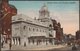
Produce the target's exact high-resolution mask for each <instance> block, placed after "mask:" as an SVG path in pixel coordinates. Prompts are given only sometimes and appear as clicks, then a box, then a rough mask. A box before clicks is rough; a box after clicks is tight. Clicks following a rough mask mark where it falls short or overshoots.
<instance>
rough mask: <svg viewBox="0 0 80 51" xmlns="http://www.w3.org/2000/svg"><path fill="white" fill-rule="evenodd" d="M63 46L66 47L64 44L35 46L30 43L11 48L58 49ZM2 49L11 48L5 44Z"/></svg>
mask: <svg viewBox="0 0 80 51" xmlns="http://www.w3.org/2000/svg"><path fill="white" fill-rule="evenodd" d="M62 47H66V46H64V45H38V46H34V45H30V46H29V45H28V46H26V47H24V46H20V45H13V46H12V48H11V50H49V49H56V48H62ZM1 50H2V51H4V50H9V45H8V44H5V46H4V47H3V48H1Z"/></svg>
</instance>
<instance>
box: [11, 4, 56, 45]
mask: <svg viewBox="0 0 80 51" xmlns="http://www.w3.org/2000/svg"><path fill="white" fill-rule="evenodd" d="M12 37H13V38H12V40H13V41H12V42H13V44H17V45H24V44H26V45H28V44H29V45H30V44H33V45H47V44H54V38H55V37H56V31H55V30H54V27H53V21H52V19H51V18H50V12H49V11H48V8H47V6H46V5H43V6H42V7H41V9H40V10H39V18H38V19H31V18H30V17H28V16H25V15H23V14H19V15H16V16H13V17H12Z"/></svg>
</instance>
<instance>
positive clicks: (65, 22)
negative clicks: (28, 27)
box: [9, 1, 79, 35]
mask: <svg viewBox="0 0 80 51" xmlns="http://www.w3.org/2000/svg"><path fill="white" fill-rule="evenodd" d="M9 3H10V4H12V5H14V6H15V7H16V8H17V10H18V14H25V15H27V16H29V17H31V18H34V17H36V18H38V17H39V10H40V8H41V7H42V6H43V5H44V3H45V4H46V6H47V7H48V10H49V12H50V17H52V18H53V19H55V20H57V21H58V22H60V23H61V26H62V28H63V31H64V33H65V34H72V35H75V32H76V31H77V30H79V2H78V1H10V2H9Z"/></svg>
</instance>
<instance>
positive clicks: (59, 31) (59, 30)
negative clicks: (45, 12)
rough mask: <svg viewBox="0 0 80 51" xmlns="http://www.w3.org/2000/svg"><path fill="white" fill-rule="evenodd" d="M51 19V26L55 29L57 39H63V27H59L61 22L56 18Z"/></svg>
mask: <svg viewBox="0 0 80 51" xmlns="http://www.w3.org/2000/svg"><path fill="white" fill-rule="evenodd" d="M52 21H53V27H54V30H55V31H56V39H57V40H58V41H63V37H64V36H63V28H61V24H60V23H59V22H58V23H57V21H56V20H52Z"/></svg>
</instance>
